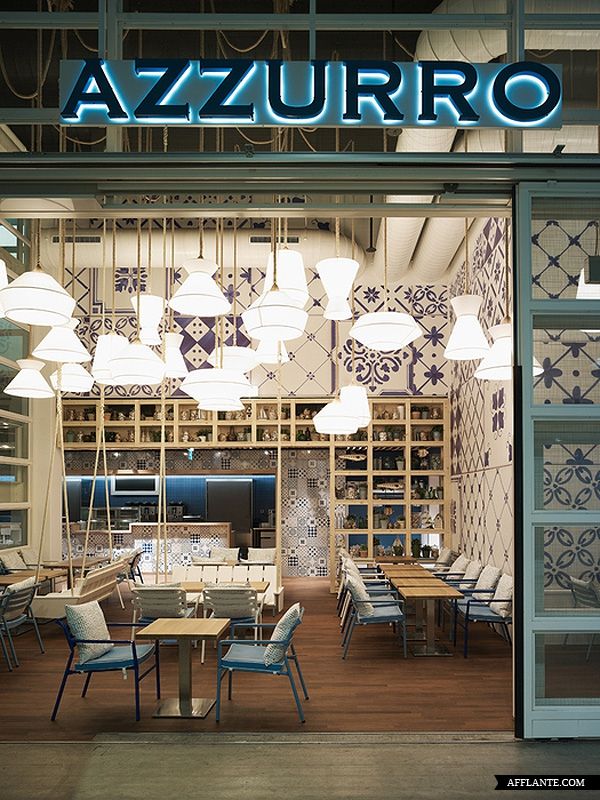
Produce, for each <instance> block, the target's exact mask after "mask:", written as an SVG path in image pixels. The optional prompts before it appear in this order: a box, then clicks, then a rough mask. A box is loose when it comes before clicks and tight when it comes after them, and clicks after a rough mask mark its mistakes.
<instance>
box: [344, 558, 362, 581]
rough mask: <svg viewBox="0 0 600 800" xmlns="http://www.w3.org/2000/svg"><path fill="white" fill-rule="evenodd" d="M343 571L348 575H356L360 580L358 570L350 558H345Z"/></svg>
mask: <svg viewBox="0 0 600 800" xmlns="http://www.w3.org/2000/svg"><path fill="white" fill-rule="evenodd" d="M344 569H345V571H346V572H348V573H349V574H350V575H357V576H358V577H359V578H360V570H359V568H358V567H357V566H356V564H355V563H354V561H352V559H351V558H347V559H346V560H345V561H344Z"/></svg>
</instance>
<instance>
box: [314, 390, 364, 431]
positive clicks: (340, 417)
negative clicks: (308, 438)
mask: <svg viewBox="0 0 600 800" xmlns="http://www.w3.org/2000/svg"><path fill="white" fill-rule="evenodd" d="M313 423H314V426H315V430H316V431H317V433H329V434H334V435H338V436H348V435H350V434H351V433H356V431H357V430H358V422H357V419H356V416H355V415H354V413H353V412H352V410H351V409H349V408H347V406H346V405H344V403H343V402H342V401H341V400H338V399H335V400H332V401H331V402H330V403H327V405H326V406H323V408H322V409H321V410H320V411H319V412H317V414H315V416H314V417H313Z"/></svg>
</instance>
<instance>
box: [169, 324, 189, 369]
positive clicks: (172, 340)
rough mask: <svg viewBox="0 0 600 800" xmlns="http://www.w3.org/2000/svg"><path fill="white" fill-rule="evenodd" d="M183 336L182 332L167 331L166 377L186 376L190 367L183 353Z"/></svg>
mask: <svg viewBox="0 0 600 800" xmlns="http://www.w3.org/2000/svg"><path fill="white" fill-rule="evenodd" d="M182 342H183V336H182V335H181V334H180V333H165V377H166V378H185V376H186V375H187V374H188V368H187V367H186V365H185V359H184V357H183V355H182V353H181V343H182Z"/></svg>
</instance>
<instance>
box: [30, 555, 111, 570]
mask: <svg viewBox="0 0 600 800" xmlns="http://www.w3.org/2000/svg"><path fill="white" fill-rule="evenodd" d="M109 561H110V557H109V556H88V557H87V558H86V559H85V565H86V567H96V566H98V564H104V563H108V562H109ZM72 564H73V568H74V569H81V568H82V567H83V556H81V557H80V558H74V559H72ZM42 566H43V567H46V569H57V568H58V569H60V568H63V567H64V568H65V569H68V568H69V562H68V561H44V563H43V564H42Z"/></svg>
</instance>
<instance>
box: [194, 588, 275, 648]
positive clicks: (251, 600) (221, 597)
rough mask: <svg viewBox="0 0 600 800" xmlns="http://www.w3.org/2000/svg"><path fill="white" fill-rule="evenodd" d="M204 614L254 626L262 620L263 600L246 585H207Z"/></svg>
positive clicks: (256, 631)
mask: <svg viewBox="0 0 600 800" xmlns="http://www.w3.org/2000/svg"><path fill="white" fill-rule="evenodd" d="M203 606H204V616H205V617H217V618H220V619H230V620H231V623H232V625H235V626H237V627H243V626H246V627H251V626H252V627H254V638H255V639H257V638H258V630H257V629H256V627H255V626H256V625H258V624H259V623H260V622H261V621H262V609H263V607H262V602H261V601H260V600H259V599H258V594H257V592H256V589H252V588H250V587H245V586H206V587H205V589H204V596H203ZM205 655H206V642H205V641H202V655H201V662H202V663H203V664H204V657H205Z"/></svg>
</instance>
